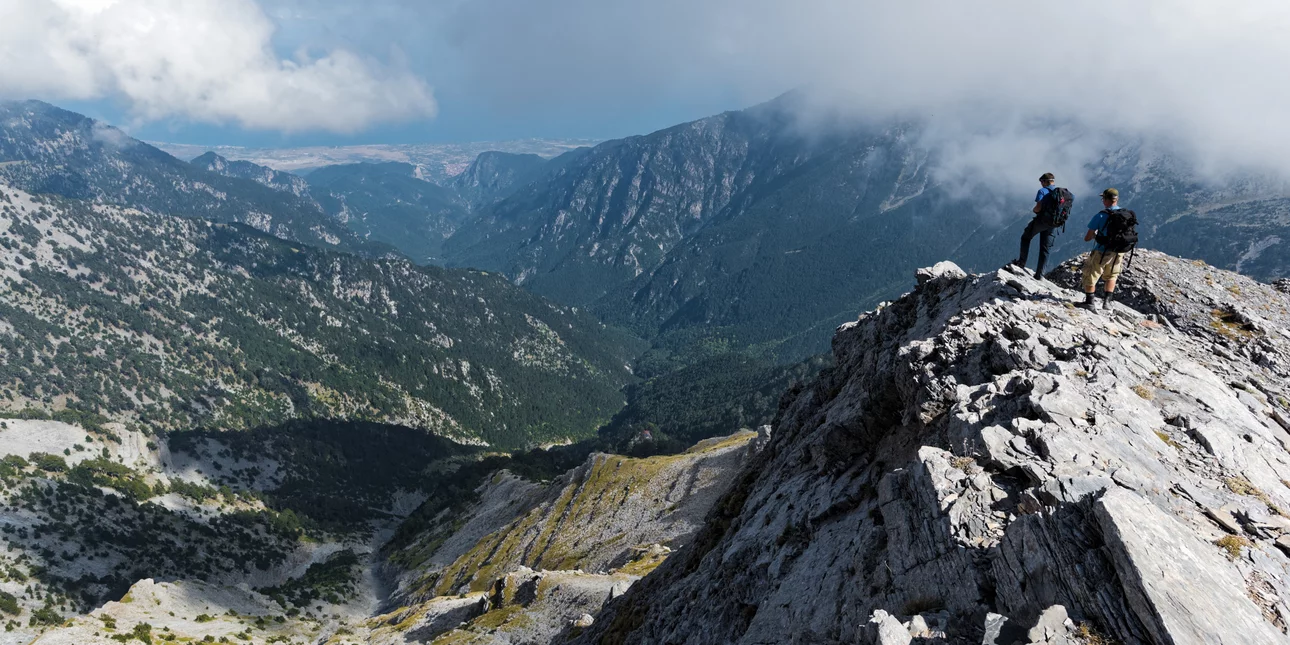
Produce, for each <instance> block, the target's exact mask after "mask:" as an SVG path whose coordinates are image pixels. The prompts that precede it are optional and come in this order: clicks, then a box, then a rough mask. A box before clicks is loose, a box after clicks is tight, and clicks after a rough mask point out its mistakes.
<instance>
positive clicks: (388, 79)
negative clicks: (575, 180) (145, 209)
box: [0, 0, 777, 146]
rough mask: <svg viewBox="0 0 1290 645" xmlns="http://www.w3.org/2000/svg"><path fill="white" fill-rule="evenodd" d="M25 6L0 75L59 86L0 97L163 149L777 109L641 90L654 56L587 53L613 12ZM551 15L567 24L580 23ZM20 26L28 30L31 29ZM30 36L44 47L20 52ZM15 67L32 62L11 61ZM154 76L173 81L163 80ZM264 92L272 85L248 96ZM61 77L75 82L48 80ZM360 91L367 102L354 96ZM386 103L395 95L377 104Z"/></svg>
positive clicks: (697, 92) (591, 131)
mask: <svg viewBox="0 0 1290 645" xmlns="http://www.w3.org/2000/svg"><path fill="white" fill-rule="evenodd" d="M11 1H12V2H16V3H18V5H19V6H18V9H17V10H16V11H13V12H12V13H11V14H10V15H9V16H5V15H4V13H5V11H6V9H5V8H4V7H0V41H3V40H4V36H6V34H5V33H4V31H5V30H4V27H3V23H4V22H5V20H4V19H5V18H6V17H8V18H10V20H9V24H10V25H11V28H12V29H13V31H12V32H11V34H9V35H11V36H14V38H15V39H12V40H10V41H9V42H10V43H11V45H10V47H12V48H13V49H14V50H15V51H17V53H15V51H11V52H9V58H10V59H11V60H6V52H5V51H4V45H0V67H3V65H4V64H13V65H14V66H15V67H17V66H23V67H31V68H35V69H34V70H33V73H32V76H36V75H37V74H36V70H39V68H40V67H41V63H43V64H44V65H45V66H46V67H47V68H48V71H45V72H44V77H45V78H44V79H33V78H27V79H23V78H21V75H19V77H18V78H17V79H16V80H15V79H7V80H8V82H6V79H5V78H4V72H2V71H0V97H3V98H39V99H43V100H48V101H50V102H54V103H56V104H58V105H61V106H63V107H66V108H68V109H72V110H75V111H78V112H82V113H85V114H88V115H89V116H92V117H94V118H98V119H101V120H104V121H107V122H110V123H114V124H117V125H119V126H121V127H123V128H125V129H126V130H127V131H129V132H130V133H131V134H132V135H134V136H136V137H138V138H141V139H146V140H152V141H168V142H175V143H194V144H204V145H217V144H224V145H244V146H299V145H344V144H351V143H419V142H464V141H482V140H504V139H516V138H528V137H550V138H590V139H607V138H614V137H621V136H627V135H631V134H639V133H645V132H650V131H653V130H655V129H659V128H663V127H667V126H670V125H674V124H676V123H680V122H683V121H688V120H691V119H694V118H698V117H702V116H706V115H709V114H712V113H716V112H720V111H723V110H727V109H738V108H742V107H746V105H747V104H748V102H750V101H753V100H757V99H763V98H767V97H768V95H771V96H773V94H774V93H777V92H758V93H749V92H747V91H745V90H744V89H742V88H739V87H737V86H736V85H735V84H733V83H731V84H721V83H712V82H711V79H710V78H703V79H702V81H701V82H697V80H698V79H696V77H694V76H692V75H684V74H677V75H669V74H666V73H664V74H659V73H649V74H644V75H642V73H641V72H642V69H643V68H642V65H641V63H645V66H650V65H652V63H651V62H650V61H651V59H653V58H655V57H656V54H655V53H654V52H652V51H650V49H649V48H645V49H641V50H640V51H638V52H626V51H624V49H623V48H621V47H616V46H615V43H612V42H606V41H604V40H601V39H600V38H599V37H598V36H595V35H594V34H593V35H591V37H590V38H588V37H587V36H588V33H589V32H590V31H592V30H601V29H604V27H603V25H605V24H607V23H612V22H614V21H615V20H617V19H619V18H621V19H623V20H625V21H627V22H632V21H633V18H632V16H631V15H630V14H631V13H633V10H628V11H627V12H626V13H625V14H623V13H618V12H617V11H614V12H610V13H606V12H604V11H596V12H591V13H596V14H599V15H596V16H594V24H587V25H578V24H576V21H574V22H573V23H567V22H566V23H564V24H563V26H560V24H559V20H562V18H561V19H557V21H553V22H549V23H547V24H532V23H529V24H527V25H526V23H525V21H524V20H522V19H517V20H514V21H512V20H508V19H506V18H504V16H507V15H510V16H515V17H518V15H519V14H520V13H522V12H521V11H517V8H522V7H523V5H525V4H528V3H522V2H516V1H515V0H475V1H471V2H466V1H457V0H448V1H437V2H407V1H404V0H371V1H370V2H367V3H364V5H363V6H361V7H359V6H357V5H356V3H351V2H330V1H326V0H196V1H194V2H189V3H167V2H165V0H84V1H83V2H63V1H62V0H11ZM5 4H6V6H8V4H9V3H8V2H6V3H5ZM576 4H577V2H576V1H575V2H574V3H573V5H576ZM78 5H79V6H78ZM552 10H553V11H554V12H556V13H557V14H559V15H561V16H568V15H570V13H569V12H573V13H574V14H576V12H577V11H579V10H580V9H579V7H577V6H569V7H565V8H563V9H561V8H558V7H553V8H552ZM495 16H503V17H502V18H496V17H495ZM22 21H26V22H28V23H31V24H30V25H29V26H27V27H25V28H21V29H19V27H20V26H21V25H20V24H19V23H20V22H22ZM528 27H531V28H532V29H531V30H530V29H528ZM561 31H564V32H565V33H560V32H561ZM33 33H35V34H42V33H43V34H44V35H43V36H40V37H31V36H30V34H33ZM69 34H70V35H69ZM21 35H26V36H27V37H29V38H31V40H32V42H30V43H26V44H24V43H21V42H20V41H18V40H16V38H17V37H18V36H21ZM42 38H43V40H42ZM681 46H682V47H683V46H684V45H681ZM611 48H612V49H614V50H615V51H614V52H609V51H606V50H608V49H611ZM32 49H37V50H40V49H43V50H46V51H48V52H51V53H50V55H49V59H50V60H47V61H40V60H39V59H38V58H36V59H31V58H29V57H28V55H27V54H26V52H28V51H31V50H32ZM188 49H192V50H195V51H194V52H188V51H186V50H188ZM22 50H25V51H22ZM203 50H204V51H203ZM85 52H90V53H89V54H86V53H85ZM189 53H192V55H191V56H190V55H188V54H189ZM341 55H343V56H344V57H346V58H345V60H346V61H349V62H350V63H352V65H351V66H353V67H357V68H360V71H358V72H354V73H348V72H347V73H339V72H337V73H331V72H329V71H328V70H330V69H331V66H330V61H331V59H332V58H335V57H337V56H341ZM17 56H21V57H22V58H23V60H21V61H18V60H12V59H15V58H16V57H17ZM77 56H81V57H84V58H86V59H87V60H85V61H84V64H83V65H77V66H72V67H71V68H67V67H66V63H65V62H64V61H65V60H66V59H68V58H75V57H77ZM33 63H34V64H33ZM668 64H671V62H668ZM284 66H285V68H284ZM293 66H294V68H293ZM615 67H619V69H618V70H617V71H616V70H615ZM351 72H353V70H351ZM618 72H621V74H619V73H618ZM150 76H151V77H158V78H161V79H162V80H161V81H159V82H150V81H149V80H148V77H150ZM140 77H143V78H142V79H141V78H140ZM255 77H260V78H261V80H259V81H256V82H254V83H253V82H249V81H248V82H239V80H238V79H240V78H255ZM60 78H62V79H69V80H67V81H65V82H56V81H51V80H49V79H60ZM24 80H25V82H24ZM356 80H357V81H358V83H355V81H356ZM364 82H370V84H371V86H370V87H369V88H366V89H363V90H361V91H360V90H357V89H356V90H353V91H347V88H349V87H352V86H354V85H361V84H362V83H364ZM257 83H258V84H257ZM259 84H263V85H278V86H292V85H296V84H299V85H302V86H309V87H310V88H311V89H310V91H311V92H313V93H314V95H310V96H305V95H302V96H290V95H283V96H274V97H261V98H258V99H257V98H253V97H255V96H256V95H258V94H261V93H263V88H262V87H260V86H259ZM410 88H411V89H410ZM386 93H392V94H399V96H396V97H394V98H392V99H389V100H384V101H380V100H374V99H372V97H373V96H375V95H382V94H386ZM302 94H303V93H302ZM317 95H323V96H326V97H327V98H325V99H322V100H319V99H317V98H316V96H317ZM222 97H236V98H222ZM324 104H330V105H326V107H320V106H322V105H324ZM356 106H357V107H356ZM351 111H352V112H353V114H348V112H351ZM342 114H343V115H344V116H337V117H336V118H335V119H332V118H330V117H329V115H342Z"/></svg>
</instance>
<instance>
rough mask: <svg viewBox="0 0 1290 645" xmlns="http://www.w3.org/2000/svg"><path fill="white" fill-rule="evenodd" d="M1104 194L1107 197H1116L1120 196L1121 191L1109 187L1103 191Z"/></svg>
mask: <svg viewBox="0 0 1290 645" xmlns="http://www.w3.org/2000/svg"><path fill="white" fill-rule="evenodd" d="M1102 196H1103V197H1105V198H1107V199H1115V198H1117V197H1119V196H1120V191H1118V190H1116V189H1114V188H1107V189H1106V190H1104V191H1102Z"/></svg>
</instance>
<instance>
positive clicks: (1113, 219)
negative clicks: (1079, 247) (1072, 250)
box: [1097, 208, 1138, 253]
mask: <svg viewBox="0 0 1290 645" xmlns="http://www.w3.org/2000/svg"><path fill="white" fill-rule="evenodd" d="M1102 212H1103V213H1106V226H1103V227H1102V230H1101V231H1098V233H1097V243H1098V244H1101V245H1102V246H1103V248H1105V249H1106V250H1107V251H1110V252H1112V253H1128V252H1129V251H1132V250H1133V247H1135V246H1137V245H1138V216H1137V215H1136V214H1135V213H1134V212H1133V211H1131V210H1129V209H1127V208H1117V209H1114V210H1104V211H1102Z"/></svg>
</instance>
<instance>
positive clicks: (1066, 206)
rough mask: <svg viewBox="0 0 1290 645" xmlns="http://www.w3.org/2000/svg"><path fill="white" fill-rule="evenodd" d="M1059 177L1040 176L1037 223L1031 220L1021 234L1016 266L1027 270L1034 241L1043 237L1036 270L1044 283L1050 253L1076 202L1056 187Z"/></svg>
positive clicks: (1038, 277)
mask: <svg viewBox="0 0 1290 645" xmlns="http://www.w3.org/2000/svg"><path fill="white" fill-rule="evenodd" d="M1056 181H1057V177H1056V176H1054V175H1053V173H1051V172H1046V173H1044V174H1042V175H1040V176H1039V186H1040V188H1039V192H1038V193H1036V194H1035V207H1034V208H1033V209H1031V212H1032V213H1034V214H1035V219H1032V220H1030V224H1028V225H1027V226H1026V230H1025V232H1024V233H1022V234H1021V255H1019V256H1017V259H1015V260H1013V261H1012V263H1013V264H1015V265H1017V266H1019V267H1021V268H1023V269H1024V268H1026V259H1027V258H1028V257H1030V241H1031V240H1033V239H1035V236H1036V235H1038V236H1039V264H1038V266H1036V267H1035V278H1037V279H1039V280H1043V279H1044V264H1046V263H1047V262H1048V252H1049V251H1051V250H1052V248H1053V238H1055V237H1057V229H1058V228H1064V227H1065V226H1066V218H1067V217H1069V216H1070V213H1071V205H1072V204H1073V203H1074V201H1075V198H1074V197H1072V196H1071V193H1070V191H1069V190H1066V189H1065V188H1058V187H1057V186H1055V185H1054V184H1055V183H1056Z"/></svg>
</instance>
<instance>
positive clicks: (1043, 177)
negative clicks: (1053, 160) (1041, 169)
mask: <svg viewBox="0 0 1290 645" xmlns="http://www.w3.org/2000/svg"><path fill="white" fill-rule="evenodd" d="M1056 179H1057V176H1056V175H1054V174H1053V173H1051V172H1046V173H1044V174H1042V175H1040V176H1039V181H1055V180H1056Z"/></svg>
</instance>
